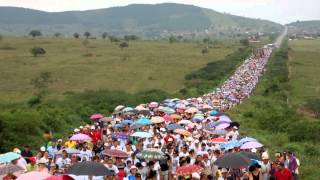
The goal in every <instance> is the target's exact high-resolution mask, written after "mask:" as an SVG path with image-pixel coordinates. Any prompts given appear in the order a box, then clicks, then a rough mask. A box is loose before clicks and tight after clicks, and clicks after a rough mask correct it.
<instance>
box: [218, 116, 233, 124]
mask: <svg viewBox="0 0 320 180" xmlns="http://www.w3.org/2000/svg"><path fill="white" fill-rule="evenodd" d="M219 120H221V121H227V122H232V120H231V119H230V118H229V117H228V116H226V115H222V116H219Z"/></svg>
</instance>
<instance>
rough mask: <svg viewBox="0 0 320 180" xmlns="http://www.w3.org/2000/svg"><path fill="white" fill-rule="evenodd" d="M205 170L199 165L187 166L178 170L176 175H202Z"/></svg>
mask: <svg viewBox="0 0 320 180" xmlns="http://www.w3.org/2000/svg"><path fill="white" fill-rule="evenodd" d="M202 170H203V168H202V167H201V166H198V165H194V164H192V165H185V166H181V167H178V168H177V172H176V174H177V175H178V176H186V175H191V174H192V173H201V171H202Z"/></svg>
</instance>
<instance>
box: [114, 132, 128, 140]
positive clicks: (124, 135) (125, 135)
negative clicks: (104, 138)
mask: <svg viewBox="0 0 320 180" xmlns="http://www.w3.org/2000/svg"><path fill="white" fill-rule="evenodd" d="M112 138H116V139H123V140H125V139H128V138H129V134H128V133H125V132H115V133H112Z"/></svg>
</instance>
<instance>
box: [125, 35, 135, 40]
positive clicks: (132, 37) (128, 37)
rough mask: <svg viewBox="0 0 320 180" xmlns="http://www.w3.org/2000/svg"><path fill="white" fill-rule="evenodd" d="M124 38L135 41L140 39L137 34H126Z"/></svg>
mask: <svg viewBox="0 0 320 180" xmlns="http://www.w3.org/2000/svg"><path fill="white" fill-rule="evenodd" d="M123 38H124V40H125V41H134V40H138V39H139V37H138V36H136V35H125V36H124V37H123Z"/></svg>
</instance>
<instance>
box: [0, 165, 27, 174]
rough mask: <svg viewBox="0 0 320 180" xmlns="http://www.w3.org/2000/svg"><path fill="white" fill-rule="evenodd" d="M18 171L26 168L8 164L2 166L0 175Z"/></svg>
mask: <svg viewBox="0 0 320 180" xmlns="http://www.w3.org/2000/svg"><path fill="white" fill-rule="evenodd" d="M18 171H24V169H23V168H22V167H20V166H18V165H14V164H8V165H5V166H2V167H0V176H2V175H7V174H9V173H15V172H18Z"/></svg>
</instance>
